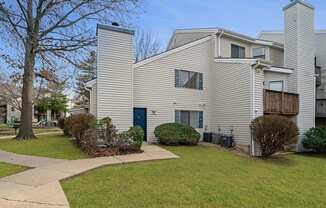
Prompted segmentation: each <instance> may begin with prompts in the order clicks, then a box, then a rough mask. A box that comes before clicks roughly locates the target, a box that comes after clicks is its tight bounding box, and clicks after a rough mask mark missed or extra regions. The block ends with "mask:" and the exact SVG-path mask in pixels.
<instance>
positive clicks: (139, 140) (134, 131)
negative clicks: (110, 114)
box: [127, 126, 144, 149]
mask: <svg viewBox="0 0 326 208" xmlns="http://www.w3.org/2000/svg"><path fill="white" fill-rule="evenodd" d="M127 133H128V137H129V138H130V139H132V140H133V141H134V143H135V145H136V147H137V148H138V149H140V148H141V145H142V144H143V141H144V131H143V129H142V128H141V127H139V126H133V127H130V129H129V130H128V132H127Z"/></svg>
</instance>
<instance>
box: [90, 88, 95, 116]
mask: <svg viewBox="0 0 326 208" xmlns="http://www.w3.org/2000/svg"><path fill="white" fill-rule="evenodd" d="M96 88H97V87H96V85H95V86H94V87H93V88H92V90H91V91H90V98H91V99H90V102H89V113H91V114H93V115H97V109H96V107H97V104H96V101H97V99H96V98H97V91H96Z"/></svg>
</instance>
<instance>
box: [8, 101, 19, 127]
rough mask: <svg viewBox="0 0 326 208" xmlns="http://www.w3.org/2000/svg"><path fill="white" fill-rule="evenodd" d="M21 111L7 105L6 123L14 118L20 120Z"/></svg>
mask: <svg viewBox="0 0 326 208" xmlns="http://www.w3.org/2000/svg"><path fill="white" fill-rule="evenodd" d="M20 115H21V112H20V111H19V110H15V109H14V111H12V107H11V106H10V105H9V104H8V105H7V123H10V122H12V121H14V120H20Z"/></svg>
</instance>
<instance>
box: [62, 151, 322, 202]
mask: <svg viewBox="0 0 326 208" xmlns="http://www.w3.org/2000/svg"><path fill="white" fill-rule="evenodd" d="M168 149H169V150H170V151H172V152H174V153H176V154H178V155H179V156H181V159H176V160H166V161H153V162H145V163H135V164H129V165H119V166H111V167H110V166H108V167H105V168H101V169H97V170H94V171H91V172H88V173H85V174H84V175H82V176H79V177H76V178H73V179H70V180H68V181H64V182H62V185H63V188H64V191H65V193H66V195H67V197H68V199H69V202H70V204H71V207H72V208H77V207H78V208H88V207H89V208H102V207H113V208H129V207H150V208H155V207H169V208H171V207H185V208H194V207H200V208H213V207H214V208H215V207H216V208H240V207H241V208H243V207H244V208H267V207H268V208H279V207H287V208H288V207H293V208H298V207H300V208H302V207H309V208H312V207H313V208H315V207H325V206H326V204H325V203H326V201H325V199H326V157H322V156H312V155H298V154H291V155H287V156H282V157H278V158H275V159H271V160H267V161H266V160H265V161H264V160H258V159H257V160H256V159H251V158H247V157H243V156H238V155H235V154H234V153H231V152H228V151H225V150H222V149H216V148H214V147H203V146H198V147H169V148H168Z"/></svg>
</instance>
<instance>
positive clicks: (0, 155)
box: [0, 150, 66, 168]
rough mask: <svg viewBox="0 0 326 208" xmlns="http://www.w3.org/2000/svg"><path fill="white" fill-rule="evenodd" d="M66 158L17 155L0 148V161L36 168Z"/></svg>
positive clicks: (59, 161)
mask: <svg viewBox="0 0 326 208" xmlns="http://www.w3.org/2000/svg"><path fill="white" fill-rule="evenodd" d="M64 161H66V160H60V159H53V158H48V157H35V156H28V155H19V154H15V153H12V152H5V151H2V150H0V162H5V163H10V164H15V165H21V166H26V167H31V168H38V167H42V166H47V165H51V164H57V163H62V162H64Z"/></svg>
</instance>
